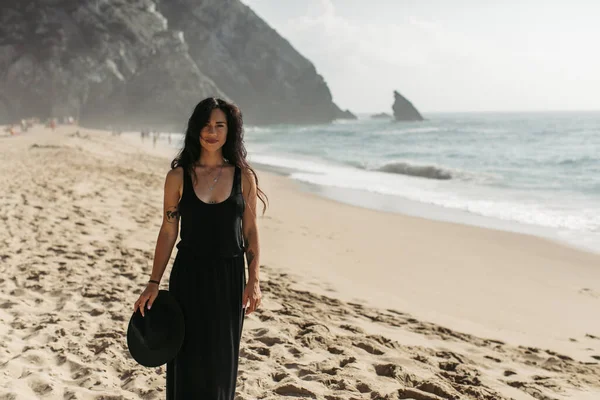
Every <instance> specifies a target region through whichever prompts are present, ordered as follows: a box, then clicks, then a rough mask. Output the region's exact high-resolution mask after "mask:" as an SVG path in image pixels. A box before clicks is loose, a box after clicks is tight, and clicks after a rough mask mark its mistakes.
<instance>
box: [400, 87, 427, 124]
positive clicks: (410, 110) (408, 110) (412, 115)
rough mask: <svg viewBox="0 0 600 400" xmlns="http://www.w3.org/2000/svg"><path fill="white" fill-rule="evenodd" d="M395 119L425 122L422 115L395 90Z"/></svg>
mask: <svg viewBox="0 0 600 400" xmlns="http://www.w3.org/2000/svg"><path fill="white" fill-rule="evenodd" d="M392 110H394V118H396V121H423V117H422V116H421V113H419V111H418V110H417V109H416V108H415V106H413V104H412V103H411V102H410V101H408V100H407V99H406V98H405V97H404V96H402V95H401V94H400V93H398V92H397V91H396V90H394V105H393V106H392Z"/></svg>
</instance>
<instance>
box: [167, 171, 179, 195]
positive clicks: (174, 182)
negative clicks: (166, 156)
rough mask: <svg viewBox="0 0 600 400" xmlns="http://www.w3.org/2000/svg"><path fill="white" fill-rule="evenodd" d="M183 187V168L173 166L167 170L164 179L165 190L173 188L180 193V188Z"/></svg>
mask: <svg viewBox="0 0 600 400" xmlns="http://www.w3.org/2000/svg"><path fill="white" fill-rule="evenodd" d="M182 187H183V168H182V167H177V168H173V169H172V170H170V171H169V172H167V178H166V180H165V190H166V191H169V190H173V191H177V192H179V193H180V194H181V189H182Z"/></svg>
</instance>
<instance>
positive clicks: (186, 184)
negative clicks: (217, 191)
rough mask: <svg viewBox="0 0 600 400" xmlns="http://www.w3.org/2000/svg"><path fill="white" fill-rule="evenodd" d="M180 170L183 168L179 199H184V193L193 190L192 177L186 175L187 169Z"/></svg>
mask: <svg viewBox="0 0 600 400" xmlns="http://www.w3.org/2000/svg"><path fill="white" fill-rule="evenodd" d="M181 168H183V191H182V193H181V198H182V199H183V198H184V197H186V192H188V191H190V190H194V184H193V183H192V177H191V176H190V174H189V173H188V171H187V169H186V168H185V167H181Z"/></svg>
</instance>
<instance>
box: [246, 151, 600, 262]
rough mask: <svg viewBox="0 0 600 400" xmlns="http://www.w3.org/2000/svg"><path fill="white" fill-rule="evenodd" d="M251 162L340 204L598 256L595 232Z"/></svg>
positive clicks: (599, 238)
mask: <svg viewBox="0 0 600 400" xmlns="http://www.w3.org/2000/svg"><path fill="white" fill-rule="evenodd" d="M252 165H253V166H256V169H257V170H259V171H262V172H267V173H272V174H275V175H279V176H283V177H286V178H287V179H288V180H290V181H291V182H293V183H294V184H295V185H296V186H297V187H298V188H299V189H300V190H303V191H307V192H310V193H313V194H315V195H317V196H320V197H323V198H327V199H330V200H333V201H336V202H338V203H340V204H346V205H352V206H357V207H360V208H364V209H368V210H373V211H380V212H383V213H389V214H396V215H405V216H411V217H419V218H423V219H427V220H431V221H438V222H451V223H456V224H461V225H466V226H472V227H478V228H484V229H491V230H497V231H503V232H512V233H519V234H525V235H530V236H535V237H538V238H541V239H546V240H550V241H552V242H554V243H557V244H559V245H563V246H565V245H566V246H568V247H571V248H573V249H576V250H581V251H585V252H589V253H593V254H599V255H600V245H599V243H600V234H597V235H596V236H598V238H597V239H598V241H595V240H594V239H596V237H595V236H593V235H595V234H593V233H590V232H587V233H585V235H587V236H586V240H585V241H584V240H582V238H581V236H579V235H582V233H580V232H575V231H562V232H561V231H558V230H557V229H554V228H549V227H544V226H539V225H532V224H525V223H522V222H518V221H511V220H504V219H499V218H494V217H488V216H484V215H479V214H475V213H470V212H468V211H464V210H459V209H455V208H449V207H442V206H439V205H435V204H428V203H423V202H419V201H414V200H410V199H406V198H402V197H399V196H392V195H386V194H381V193H371V192H368V191H364V190H358V189H348V188H341V187H335V186H326V185H319V184H314V183H308V182H303V181H299V180H295V179H291V178H289V175H290V174H291V173H292V172H293V171H295V170H293V169H288V168H283V167H276V166H271V165H267V164H261V163H253V164H252ZM599 268H600V267H599Z"/></svg>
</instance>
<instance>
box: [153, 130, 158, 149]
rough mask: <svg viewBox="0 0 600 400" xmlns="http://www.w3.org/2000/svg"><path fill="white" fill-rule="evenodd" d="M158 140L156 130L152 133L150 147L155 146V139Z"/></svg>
mask: <svg viewBox="0 0 600 400" xmlns="http://www.w3.org/2000/svg"><path fill="white" fill-rule="evenodd" d="M157 140H158V132H153V133H152V147H156V141H157Z"/></svg>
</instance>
